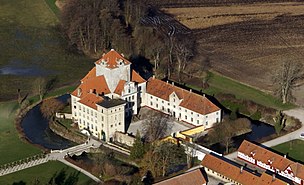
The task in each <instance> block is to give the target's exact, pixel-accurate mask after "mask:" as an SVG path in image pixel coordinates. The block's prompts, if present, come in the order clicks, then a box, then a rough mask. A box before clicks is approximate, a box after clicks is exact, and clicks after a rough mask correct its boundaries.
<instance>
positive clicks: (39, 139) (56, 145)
mask: <svg viewBox="0 0 304 185" xmlns="http://www.w3.org/2000/svg"><path fill="white" fill-rule="evenodd" d="M68 97H69V95H64V96H61V97H60V98H59V99H60V100H61V101H66V100H67V99H68ZM21 127H22V128H23V132H24V134H25V136H26V137H27V138H28V139H29V140H30V142H32V143H34V144H38V145H40V146H42V147H44V148H47V149H64V148H68V147H71V146H74V145H75V143H73V142H71V141H69V140H67V139H64V138H62V137H60V136H58V135H56V134H55V133H54V132H52V131H51V130H50V128H49V127H48V120H47V119H45V118H44V117H43V116H42V114H41V112H40V105H38V106H35V107H34V108H33V109H32V110H30V111H29V112H28V113H27V114H26V116H25V117H24V119H23V121H22V123H21Z"/></svg>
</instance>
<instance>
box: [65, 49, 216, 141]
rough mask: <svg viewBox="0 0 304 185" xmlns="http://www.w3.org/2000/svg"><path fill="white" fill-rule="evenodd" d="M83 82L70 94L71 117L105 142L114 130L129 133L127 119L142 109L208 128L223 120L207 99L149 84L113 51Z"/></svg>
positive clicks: (170, 86)
mask: <svg viewBox="0 0 304 185" xmlns="http://www.w3.org/2000/svg"><path fill="white" fill-rule="evenodd" d="M80 82H81V84H80V85H79V86H78V87H77V89H76V90H75V91H74V92H73V93H72V94H71V105H72V118H73V120H74V121H75V122H77V124H78V127H79V129H86V130H88V131H90V132H91V134H92V135H94V136H95V137H98V138H99V139H103V140H105V141H109V140H111V138H112V137H113V135H114V133H115V131H120V132H126V126H125V119H126V117H128V116H131V115H136V114H137V113H138V110H139V108H140V107H142V106H147V107H150V108H152V109H155V110H158V111H161V112H163V113H165V114H169V115H171V116H173V117H175V118H176V119H178V120H180V121H184V122H187V123H189V124H192V125H194V126H201V125H204V126H205V128H210V127H212V125H213V124H214V123H216V122H219V121H220V120H221V110H220V108H218V107H217V106H216V105H214V104H213V103H212V102H211V101H210V100H208V98H206V97H205V96H201V95H198V94H196V93H193V92H191V91H187V90H184V89H182V88H179V87H177V86H174V85H173V84H170V83H167V82H163V81H161V80H158V79H155V78H154V77H153V78H150V79H148V80H147V81H146V80H145V79H143V78H142V77H141V76H140V75H139V74H138V73H137V72H135V71H134V70H132V68H131V62H129V61H128V60H126V59H125V58H124V56H123V55H122V54H119V53H117V52H116V51H115V50H113V49H112V50H111V51H109V52H108V53H107V54H104V55H103V56H102V58H101V59H99V60H98V61H96V62H95V67H94V68H93V69H92V70H91V71H90V72H89V73H88V74H87V75H86V76H85V77H84V78H83V79H82V80H81V81H80Z"/></svg>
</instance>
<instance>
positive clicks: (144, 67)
mask: <svg viewBox="0 0 304 185" xmlns="http://www.w3.org/2000/svg"><path fill="white" fill-rule="evenodd" d="M130 61H131V62H132V68H133V69H134V70H135V71H136V72H138V73H139V75H140V76H142V77H143V78H145V79H149V78H150V77H151V76H152V75H153V65H152V64H151V63H150V60H149V59H147V58H146V57H144V56H141V55H132V56H131V57H130Z"/></svg>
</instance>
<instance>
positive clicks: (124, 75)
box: [96, 63, 130, 92]
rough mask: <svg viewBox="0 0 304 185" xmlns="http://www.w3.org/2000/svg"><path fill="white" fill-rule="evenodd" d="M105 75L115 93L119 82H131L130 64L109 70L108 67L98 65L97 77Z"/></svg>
mask: <svg viewBox="0 0 304 185" xmlns="http://www.w3.org/2000/svg"><path fill="white" fill-rule="evenodd" d="M101 75H104V77H105V79H106V82H107V84H108V87H109V89H110V91H111V92H114V90H115V88H116V87H117V84H118V82H119V80H125V81H130V64H127V65H125V64H122V65H120V66H119V65H118V67H117V68H113V69H111V68H107V67H106V65H103V64H102V63H101V64H96V76H101Z"/></svg>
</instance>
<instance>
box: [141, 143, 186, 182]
mask: <svg viewBox="0 0 304 185" xmlns="http://www.w3.org/2000/svg"><path fill="white" fill-rule="evenodd" d="M185 162H186V154H185V150H184V147H182V146H179V145H175V144H173V143H171V142H161V143H159V144H158V145H154V146H153V147H151V149H150V150H149V151H148V152H147V153H146V154H145V156H144V158H143V160H142V166H143V168H144V169H145V171H151V173H152V174H153V176H154V177H159V176H163V177H164V176H166V175H167V173H168V172H169V170H170V169H172V168H173V167H174V166H175V165H177V164H178V165H180V164H183V163H185Z"/></svg>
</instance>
